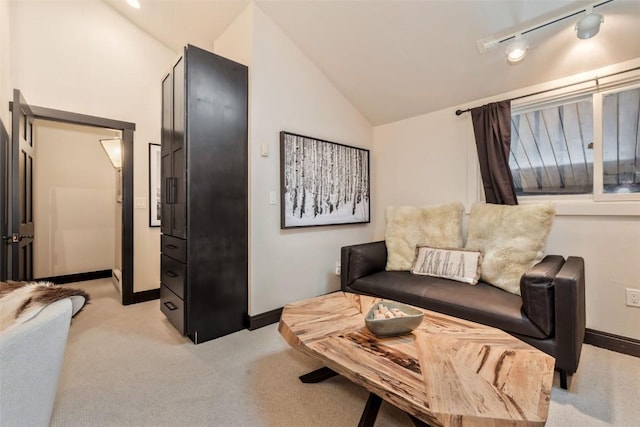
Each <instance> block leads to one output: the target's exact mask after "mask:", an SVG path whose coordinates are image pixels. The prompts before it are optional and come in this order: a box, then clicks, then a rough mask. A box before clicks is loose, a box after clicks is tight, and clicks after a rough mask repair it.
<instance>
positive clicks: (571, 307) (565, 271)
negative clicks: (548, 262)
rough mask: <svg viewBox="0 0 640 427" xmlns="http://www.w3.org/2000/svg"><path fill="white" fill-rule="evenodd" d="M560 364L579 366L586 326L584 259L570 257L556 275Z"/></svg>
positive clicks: (569, 371) (557, 355)
mask: <svg viewBox="0 0 640 427" xmlns="http://www.w3.org/2000/svg"><path fill="white" fill-rule="evenodd" d="M554 289H555V300H556V304H555V312H556V313H555V314H556V333H555V336H556V346H557V350H556V355H555V356H556V366H559V367H561V368H563V369H566V370H567V372H568V373H569V374H573V373H574V372H575V371H576V369H578V362H579V361H580V352H581V351H582V342H583V341H584V332H585V327H586V315H585V273H584V259H583V258H581V257H569V258H567V261H566V262H565V263H564V265H563V266H562V269H560V271H559V272H558V274H557V275H556V279H555V281H554Z"/></svg>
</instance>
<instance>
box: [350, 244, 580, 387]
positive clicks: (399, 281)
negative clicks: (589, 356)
mask: <svg viewBox="0 0 640 427" xmlns="http://www.w3.org/2000/svg"><path fill="white" fill-rule="evenodd" d="M386 262H387V248H386V245H385V242H384V241H381V242H373V243H365V244H361V245H353V246H346V247H343V248H342V253H341V264H342V274H341V288H342V290H343V291H345V292H353V293H359V294H365V295H373V296H378V297H382V298H387V299H392V300H395V301H400V302H403V303H405V304H411V305H414V306H417V307H422V308H426V309H429V310H433V311H437V312H440V313H445V314H448V315H451V316H455V317H458V318H462V319H466V320H471V321H473V322H477V323H482V324H485V325H488V326H493V327H495V328H499V329H502V330H503V331H505V332H507V333H509V334H511V335H513V336H515V337H517V338H519V339H521V340H522V341H525V342H527V343H529V344H531V345H532V346H534V347H536V348H538V349H540V350H542V351H544V352H545V353H547V354H549V355H551V356H553V357H555V358H556V369H557V370H558V371H559V372H560V386H561V387H562V388H564V389H566V388H567V375H571V374H573V373H575V372H576V370H577V368H578V362H579V361H580V351H581V349H582V342H583V340H584V331H585V300H584V260H583V259H582V258H580V257H569V258H567V260H565V259H564V258H563V257H561V256H559V255H547V256H546V257H545V258H544V259H543V260H542V261H541V262H540V263H538V264H537V265H535V266H534V267H532V268H531V269H530V270H529V271H528V272H527V273H526V274H525V275H523V276H522V279H521V280H520V291H521V294H522V297H520V296H518V295H514V294H511V293H508V292H505V291H503V290H502V289H499V288H496V287H494V286H491V285H489V284H487V283H484V282H482V281H480V282H478V284H477V285H475V286H470V285H467V284H464V283H460V282H455V281H452V280H449V279H442V278H438V277H430V276H417V275H413V274H411V273H410V272H408V271H385V266H386Z"/></svg>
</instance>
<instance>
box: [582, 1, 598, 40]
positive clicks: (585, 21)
mask: <svg viewBox="0 0 640 427" xmlns="http://www.w3.org/2000/svg"><path fill="white" fill-rule="evenodd" d="M585 12H586V16H585V17H584V18H582V19H581V20H579V21H578V23H577V24H576V35H577V36H578V38H579V39H582V40H584V39H590V38H591V37H593V36H595V35H596V34H598V31H600V24H602V23H603V22H604V18H603V17H602V15H600V14H598V13H593V6H592V7H589V8H587V9H586V10H585Z"/></svg>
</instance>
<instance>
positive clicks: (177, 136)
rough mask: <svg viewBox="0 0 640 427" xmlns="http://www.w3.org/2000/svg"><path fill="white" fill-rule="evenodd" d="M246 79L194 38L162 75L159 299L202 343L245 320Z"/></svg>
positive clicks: (238, 66) (179, 326) (245, 72)
mask: <svg viewBox="0 0 640 427" xmlns="http://www.w3.org/2000/svg"><path fill="white" fill-rule="evenodd" d="M247 81H248V70H247V67H245V66H244V65H241V64H238V63H236V62H233V61H230V60H228V59H226V58H223V57H221V56H218V55H215V54H213V53H211V52H208V51H205V50H202V49H199V48H197V47H195V46H191V45H188V46H187V47H186V48H185V49H184V54H183V56H182V57H181V58H180V59H179V60H178V62H177V63H176V64H175V65H174V66H173V69H172V70H171V72H170V73H169V74H168V75H167V76H166V77H165V78H164V80H163V81H162V164H161V179H162V181H161V182H162V188H161V194H162V197H161V201H162V206H161V212H162V213H161V218H162V220H161V231H162V236H161V255H160V256H161V285H160V307H161V310H162V312H163V313H164V314H165V315H166V316H167V318H168V319H169V321H170V322H171V324H173V326H174V327H175V328H176V329H177V330H178V331H180V333H182V334H183V335H187V336H188V337H189V338H191V340H192V341H193V342H194V343H196V344H197V343H200V342H204V341H207V340H211V339H213V338H217V337H220V336H222V335H226V334H229V333H232V332H235V331H238V330H240V329H243V328H244V327H245V318H246V315H247V305H248V301H247V300H248V283H247V281H248V279H247V274H248V273H247V258H248V249H247V241H248V223H247V216H248V199H247V198H248V194H247V193H248V192H247V180H248V172H247V114H248V113H247V111H248V89H247Z"/></svg>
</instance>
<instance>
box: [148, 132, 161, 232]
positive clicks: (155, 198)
mask: <svg viewBox="0 0 640 427" xmlns="http://www.w3.org/2000/svg"><path fill="white" fill-rule="evenodd" d="M160 187H161V186H160V144H149V227H160V212H161V211H160V202H161V194H160Z"/></svg>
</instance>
